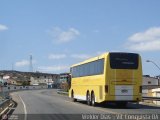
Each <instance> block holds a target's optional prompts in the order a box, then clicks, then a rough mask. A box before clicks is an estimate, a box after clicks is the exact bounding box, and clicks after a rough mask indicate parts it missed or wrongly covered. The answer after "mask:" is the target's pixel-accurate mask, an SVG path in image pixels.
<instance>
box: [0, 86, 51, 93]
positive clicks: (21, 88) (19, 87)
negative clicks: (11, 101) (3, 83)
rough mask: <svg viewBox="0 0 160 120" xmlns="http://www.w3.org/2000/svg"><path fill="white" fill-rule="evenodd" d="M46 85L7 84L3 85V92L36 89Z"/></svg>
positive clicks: (44, 87) (43, 87)
mask: <svg viewBox="0 0 160 120" xmlns="http://www.w3.org/2000/svg"><path fill="white" fill-rule="evenodd" d="M46 88H48V87H47V86H8V87H3V88H2V91H3V92H10V91H17V90H36V89H46Z"/></svg>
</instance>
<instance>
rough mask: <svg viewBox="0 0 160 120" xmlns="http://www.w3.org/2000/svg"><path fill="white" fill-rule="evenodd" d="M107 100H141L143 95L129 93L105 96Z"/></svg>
mask: <svg viewBox="0 0 160 120" xmlns="http://www.w3.org/2000/svg"><path fill="white" fill-rule="evenodd" d="M105 101H128V102H140V101H142V97H141V96H129V95H126V96H124V95H116V96H105Z"/></svg>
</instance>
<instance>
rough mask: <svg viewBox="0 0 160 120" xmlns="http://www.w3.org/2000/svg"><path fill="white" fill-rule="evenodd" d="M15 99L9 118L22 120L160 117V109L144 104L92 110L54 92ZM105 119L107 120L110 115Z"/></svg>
mask: <svg viewBox="0 0 160 120" xmlns="http://www.w3.org/2000/svg"><path fill="white" fill-rule="evenodd" d="M12 98H13V100H14V101H15V102H16V103H17V106H16V108H15V110H14V111H13V113H12V116H10V117H11V118H15V119H17V118H18V119H20V120H23V119H24V120H32V119H33V120H54V119H61V120H63V119H71V118H72V119H77V118H79V119H88V118H89V119H90V117H91V118H92V119H93V117H95V118H96V116H86V115H90V114H91V115H96V114H98V115H99V114H102V115H103V114H104V115H105V114H114V115H115V114H119V115H120V114H155V115H156V114H160V106H154V105H145V104H143V103H141V104H139V105H138V104H133V103H129V104H128V105H127V107H125V108H119V107H117V106H116V105H115V104H112V103H111V104H106V105H97V106H96V107H92V106H88V105H86V103H85V102H83V101H78V102H72V101H71V100H70V98H68V96H65V95H60V94H57V90H55V89H46V90H33V91H31V90H29V91H19V92H14V93H12ZM13 109H14V108H13ZM68 114H70V115H68ZM77 114H78V115H77ZM76 115H77V116H76ZM73 117H75V118H73ZM76 117H77V118H76ZM101 117H102V116H101ZM99 118H100V116H99ZM102 118H104V119H105V118H106V119H107V116H105V117H104V116H103V117H102ZM108 119H109V118H108Z"/></svg>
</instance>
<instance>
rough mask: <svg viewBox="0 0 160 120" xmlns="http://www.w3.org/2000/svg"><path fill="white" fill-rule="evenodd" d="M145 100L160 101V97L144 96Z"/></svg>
mask: <svg viewBox="0 0 160 120" xmlns="http://www.w3.org/2000/svg"><path fill="white" fill-rule="evenodd" d="M142 99H143V100H155V101H160V97H143V98H142Z"/></svg>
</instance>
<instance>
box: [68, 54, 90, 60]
mask: <svg viewBox="0 0 160 120" xmlns="http://www.w3.org/2000/svg"><path fill="white" fill-rule="evenodd" d="M71 57H72V58H75V59H88V58H90V57H91V56H90V55H87V54H73V55H71Z"/></svg>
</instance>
